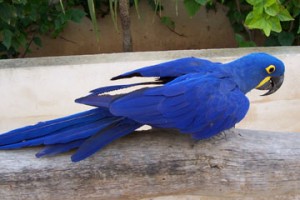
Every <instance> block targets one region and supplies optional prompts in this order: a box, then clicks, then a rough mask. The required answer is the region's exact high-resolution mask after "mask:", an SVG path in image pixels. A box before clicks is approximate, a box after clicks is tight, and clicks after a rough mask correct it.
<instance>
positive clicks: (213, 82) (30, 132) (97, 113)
mask: <svg viewBox="0 0 300 200" xmlns="http://www.w3.org/2000/svg"><path fill="white" fill-rule="evenodd" d="M284 71H285V66H284V63H283V62H282V61H281V60H280V59H278V58H276V57H274V56H272V55H270V54H267V53H264V52H254V53H250V54H247V55H244V56H242V57H240V58H237V59H235V60H233V61H230V62H227V63H220V62H213V61H210V60H207V59H203V58H196V57H184V58H179V59H175V60H171V61H167V62H163V63H160V64H156V65H152V66H147V67H143V68H139V69H136V70H133V71H130V72H126V73H123V74H121V75H118V76H115V77H113V78H111V80H119V79H126V78H133V77H153V78H154V79H153V81H145V82H138V83H130V84H123V85H111V86H105V87H100V88H97V89H94V90H92V91H90V93H89V94H88V95H87V96H84V97H80V98H78V99H76V100H75V102H76V103H80V104H85V105H88V106H91V107H93V108H91V109H90V110H87V111H83V112H80V113H76V114H72V115H69V116H66V117H61V118H58V119H53V120H49V121H43V122H39V123H37V124H34V125H29V126H25V127H22V128H17V129H14V130H11V131H8V132H6V133H3V134H0V150H9V149H19V148H23V147H31V146H44V148H43V149H41V150H40V151H39V152H38V153H37V154H36V157H38V158H40V157H44V156H53V155H57V154H60V153H64V152H68V151H71V150H75V151H73V154H72V155H71V161H72V162H78V161H81V160H84V159H85V158H87V157H89V156H92V155H93V154H94V153H96V152H97V151H99V150H101V149H102V148H103V147H105V146H107V145H108V144H109V143H111V142H112V141H114V140H117V139H119V138H121V137H123V136H126V135H128V134H130V133H132V132H134V131H135V130H136V129H138V128H140V127H141V126H143V125H149V126H151V127H154V128H170V129H175V130H178V131H179V132H180V133H182V134H188V135H190V136H191V137H192V138H193V139H195V140H202V139H207V138H211V137H213V136H215V135H217V134H218V133H220V132H222V131H224V130H227V129H230V128H233V127H234V126H235V124H236V123H238V122H240V121H241V120H242V119H243V118H244V117H245V115H246V114H247V112H248V110H249V106H250V102H249V99H248V98H247V97H246V94H247V93H248V92H250V91H251V90H252V89H258V90H267V92H266V93H264V94H263V95H262V96H266V95H270V94H273V93H275V92H276V91H277V90H278V89H279V88H280V87H281V85H282V84H283V81H284ZM135 86H139V87H140V88H139V89H133V91H130V92H125V93H117V94H112V92H115V93H116V92H118V91H123V89H129V88H134V87H135Z"/></svg>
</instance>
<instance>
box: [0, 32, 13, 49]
mask: <svg viewBox="0 0 300 200" xmlns="http://www.w3.org/2000/svg"><path fill="white" fill-rule="evenodd" d="M2 35H3V41H2V43H3V45H4V46H5V47H6V48H7V49H9V48H10V47H11V41H12V37H13V33H12V32H11V31H10V30H8V29H4V30H3V31H2Z"/></svg>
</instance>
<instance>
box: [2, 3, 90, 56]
mask: <svg viewBox="0 0 300 200" xmlns="http://www.w3.org/2000/svg"><path fill="white" fill-rule="evenodd" d="M50 2H51V1H50ZM76 3H77V2H76V1H75V0H69V1H67V3H66V4H65V5H63V4H62V1H60V2H59V3H55V4H51V3H49V2H48V1H44V0H43V1H41V0H0V58H15V57H18V56H19V54H20V51H21V49H23V50H24V51H25V52H24V55H25V54H26V53H28V52H30V45H31V44H32V43H35V44H36V45H38V46H42V43H41V39H40V38H39V35H41V34H50V35H51V36H52V37H57V36H58V34H59V33H61V32H62V30H63V29H64V27H65V26H66V24H67V22H68V21H74V22H80V20H81V19H82V17H83V16H84V15H85V13H84V12H83V11H81V10H78V9H75V8H73V6H74V5H76Z"/></svg>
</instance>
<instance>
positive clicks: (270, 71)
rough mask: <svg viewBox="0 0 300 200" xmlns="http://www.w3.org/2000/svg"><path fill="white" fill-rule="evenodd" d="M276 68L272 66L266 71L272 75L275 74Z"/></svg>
mask: <svg viewBox="0 0 300 200" xmlns="http://www.w3.org/2000/svg"><path fill="white" fill-rule="evenodd" d="M275 69H276V68H275V66H274V65H270V66H269V67H267V68H266V71H267V73H268V74H272V73H273V72H275Z"/></svg>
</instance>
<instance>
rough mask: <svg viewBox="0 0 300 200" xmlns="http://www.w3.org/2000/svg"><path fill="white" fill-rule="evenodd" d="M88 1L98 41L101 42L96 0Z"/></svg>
mask: <svg viewBox="0 0 300 200" xmlns="http://www.w3.org/2000/svg"><path fill="white" fill-rule="evenodd" d="M87 1H88V7H89V11H90V16H91V18H92V22H93V28H94V31H95V33H96V36H97V40H98V41H99V37H100V32H99V28H98V24H97V18H96V11H95V5H94V0H87Z"/></svg>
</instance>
